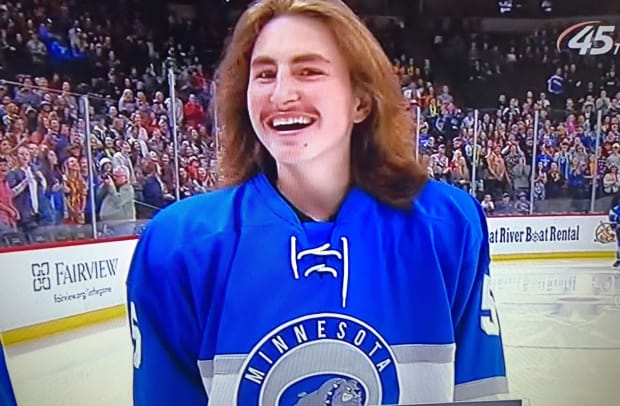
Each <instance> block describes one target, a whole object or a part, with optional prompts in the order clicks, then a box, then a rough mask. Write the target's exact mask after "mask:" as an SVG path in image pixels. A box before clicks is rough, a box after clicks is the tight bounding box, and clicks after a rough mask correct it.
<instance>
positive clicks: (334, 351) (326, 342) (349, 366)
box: [235, 314, 400, 406]
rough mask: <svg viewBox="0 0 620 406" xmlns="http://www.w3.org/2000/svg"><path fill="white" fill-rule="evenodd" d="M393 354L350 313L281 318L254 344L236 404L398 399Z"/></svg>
mask: <svg viewBox="0 0 620 406" xmlns="http://www.w3.org/2000/svg"><path fill="white" fill-rule="evenodd" d="M399 393H400V389H399V385H398V374H397V368H396V363H395V359H394V354H393V353H392V351H391V349H390V347H389V345H388V344H387V342H386V341H385V340H384V339H383V337H381V336H380V335H379V334H378V333H377V331H375V329H373V328H372V327H370V326H369V325H367V324H366V323H364V322H362V321H360V320H357V319H355V318H353V317H350V316H345V315H339V314H314V315H308V316H304V317H300V318H298V319H296V320H292V321H290V322H288V323H285V324H283V325H281V326H279V327H277V328H275V329H274V330H272V331H271V332H270V333H269V334H267V335H266V336H265V337H263V339H262V340H260V341H259V343H258V344H257V345H256V346H255V347H254V348H253V349H252V351H251V352H250V354H249V355H248V357H247V359H246V361H245V362H244V364H243V367H242V369H241V374H240V375H239V381H238V383H237V391H236V395H235V396H236V399H235V405H239V406H254V405H256V406H315V405H332V406H345V405H347V406H348V405H351V406H366V405H379V404H395V403H398V401H399Z"/></svg>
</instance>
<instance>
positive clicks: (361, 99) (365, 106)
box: [353, 95, 372, 124]
mask: <svg viewBox="0 0 620 406" xmlns="http://www.w3.org/2000/svg"><path fill="white" fill-rule="evenodd" d="M371 106H372V101H371V98H370V97H368V96H367V95H363V96H355V110H354V111H353V122H354V123H355V124H359V123H361V122H362V121H364V120H366V117H368V115H369V114H370V109H371Z"/></svg>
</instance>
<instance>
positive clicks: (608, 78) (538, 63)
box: [394, 27, 620, 215]
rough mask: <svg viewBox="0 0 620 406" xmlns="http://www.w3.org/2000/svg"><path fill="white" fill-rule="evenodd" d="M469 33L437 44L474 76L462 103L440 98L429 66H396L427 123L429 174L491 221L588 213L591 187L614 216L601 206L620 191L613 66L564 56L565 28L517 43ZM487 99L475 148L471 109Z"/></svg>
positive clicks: (444, 89) (618, 94)
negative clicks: (460, 192) (464, 193)
mask: <svg viewBox="0 0 620 406" xmlns="http://www.w3.org/2000/svg"><path fill="white" fill-rule="evenodd" d="M467 28H468V29H469V32H463V27H461V29H460V30H456V31H457V33H456V34H453V35H452V36H451V35H450V32H451V30H450V29H449V28H448V29H446V30H444V31H442V32H440V33H439V34H438V36H439V38H442V39H440V40H438V36H435V37H434V41H435V44H436V45H437V47H438V53H442V52H443V53H445V54H449V55H450V61H451V64H456V65H458V66H461V67H462V66H469V67H470V69H469V71H467V72H466V74H465V75H464V76H463V75H461V76H460V77H459V78H460V79H462V80H464V81H466V82H469V83H466V85H465V86H463V87H462V89H461V94H462V97H460V100H459V101H457V100H455V97H454V96H453V95H452V94H451V92H450V89H449V87H448V86H447V85H443V86H441V89H437V84H436V81H434V80H433V74H432V72H433V69H432V67H431V65H430V61H429V60H428V59H427V60H424V61H421V62H420V63H418V62H416V61H414V60H412V59H411V58H407V57H406V56H404V55H403V56H402V57H401V58H400V59H399V60H396V61H395V64H394V66H395V71H396V72H397V73H398V74H399V76H400V77H401V81H402V85H403V92H404V94H405V96H407V97H408V98H410V99H411V103H412V110H414V109H417V108H418V107H419V108H420V110H421V114H422V115H423V120H422V123H423V124H422V126H421V128H420V134H419V149H420V152H421V154H422V159H423V161H424V162H426V163H427V165H428V170H429V174H430V175H431V176H432V177H434V178H436V179H440V180H442V181H445V182H449V183H452V184H455V185H457V186H459V187H462V188H464V189H467V190H470V191H471V190H474V191H475V193H476V195H477V196H478V198H479V199H480V201H481V202H482V205H483V207H484V208H485V210H486V211H487V213H488V214H489V215H493V214H503V215H508V214H528V213H530V211H533V212H535V213H536V212H538V213H540V212H572V211H576V212H586V211H589V210H590V201H591V194H592V189H593V182H596V185H594V189H595V197H596V199H598V202H600V204H597V205H596V207H601V210H600V211H606V210H608V207H606V204H607V201H608V200H610V199H606V200H605V199H604V198H605V197H609V196H611V195H613V194H615V193H617V192H618V191H619V190H620V175H618V169H619V168H620V130H619V127H618V125H619V123H620V82H619V81H618V78H617V72H618V68H620V66H619V65H620V62H619V60H618V58H617V56H613V55H607V56H594V57H583V56H579V55H576V54H572V53H569V52H559V51H557V49H556V48H555V39H557V36H558V35H559V34H560V32H561V30H560V28H559V27H551V28H549V29H541V30H537V31H534V32H533V33H532V34H531V35H529V36H521V37H519V36H513V37H506V36H503V35H498V36H495V35H494V36H492V37H490V36H488V35H486V36H485V35H480V34H479V33H476V32H475V29H472V28H471V27H467ZM464 38H470V40H471V41H470V43H469V49H468V50H467V52H464V53H460V52H459V49H464V43H465V40H464ZM444 40H446V41H444ZM457 76H458V75H457ZM502 84H503V85H504V86H502ZM504 90H508V92H511V93H502V91H504ZM485 94H490V95H494V97H495V105H494V106H492V108H479V125H478V127H477V129H478V131H477V137H478V138H477V146H476V147H475V148H474V129H475V128H474V119H473V110H472V107H473V106H475V102H473V101H472V99H473V98H481V97H482V98H483V97H484V95H485ZM476 107H477V106H476ZM487 107H488V105H487ZM535 112H538V114H539V121H538V128H537V131H536V145H534V135H535V134H534V133H535V131H534V129H535V120H534V118H535ZM598 112H601V117H602V122H601V127H600V133H598V134H599V137H598V148H599V149H598V150H597V135H596V134H597V115H598ZM534 151H535V152H534ZM474 155H475V157H476V159H475V162H476V164H475V165H474ZM533 155H534V156H533ZM474 170H475V178H476V184H475V185H471V179H472V171H474ZM531 194H532V195H533V196H532V197H533V198H532V201H533V203H534V206H533V207H532V206H531V200H530V196H531Z"/></svg>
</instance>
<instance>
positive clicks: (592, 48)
mask: <svg viewBox="0 0 620 406" xmlns="http://www.w3.org/2000/svg"><path fill="white" fill-rule="evenodd" d="M617 38H618V36H617V35H616V26H615V25H605V24H604V23H603V22H602V21H585V22H583V23H578V24H574V25H571V26H570V27H568V28H567V29H565V30H564V31H563V32H562V33H561V34H560V36H559V37H558V39H557V41H556V48H557V50H558V52H562V50H563V49H570V50H571V51H577V53H578V54H579V55H606V54H612V55H618V50H619V49H620V42H619V41H618V40H617Z"/></svg>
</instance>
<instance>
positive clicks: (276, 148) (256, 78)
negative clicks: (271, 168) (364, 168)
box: [247, 16, 365, 168]
mask: <svg viewBox="0 0 620 406" xmlns="http://www.w3.org/2000/svg"><path fill="white" fill-rule="evenodd" d="M247 99H248V110H249V115H250V120H251V122H252V127H253V128H254V131H255V132H256V134H257V136H258V138H259V140H260V142H261V143H262V144H263V145H264V146H265V148H266V149H267V150H268V151H269V153H270V154H271V155H272V156H273V158H274V159H275V161H276V162H277V164H278V166H279V167H281V166H282V165H297V164H301V163H307V162H309V161H315V160H317V159H319V160H320V162H322V163H326V161H325V158H328V157H330V158H329V159H328V160H329V161H332V162H334V161H343V160H346V161H347V163H348V158H349V149H350V142H351V131H352V128H353V123H354V122H360V121H362V119H363V118H365V117H363V113H360V112H359V110H360V109H359V108H358V107H359V104H360V100H359V98H358V97H356V96H355V95H354V92H353V87H352V83H351V80H350V75H349V69H348V66H347V63H346V61H345V59H344V57H343V56H342V54H341V52H340V50H339V49H338V46H337V44H336V42H335V40H334V38H333V36H332V34H331V32H330V31H329V30H328V29H327V28H326V27H325V26H324V25H323V24H322V23H321V22H319V21H316V20H314V19H311V18H309V17H303V16H280V17H276V18H275V19H273V20H271V21H270V22H269V23H268V24H267V25H266V26H265V27H264V28H263V30H262V31H261V33H260V34H259V36H258V38H257V40H256V43H255V46H254V49H253V52H252V57H251V67H250V78H249V84H248V89H247ZM287 120H288V124H287ZM293 120H295V122H296V123H297V124H294V125H291V124H290V123H291V121H293ZM340 163H341V164H342V163H343V162H340ZM324 167H325V168H333V165H331V164H328V165H325V166H324Z"/></svg>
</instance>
